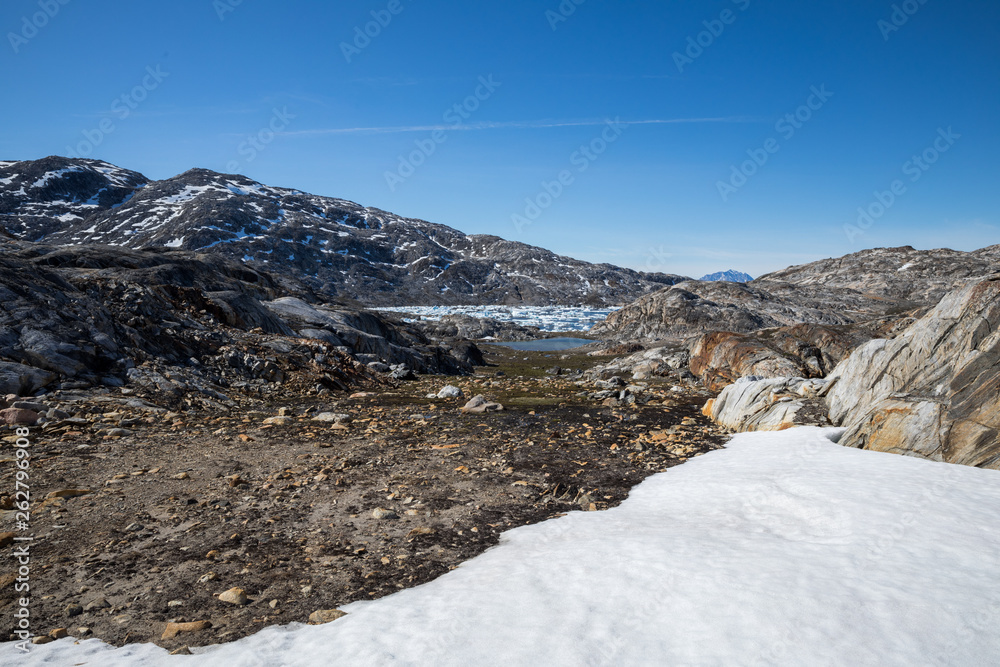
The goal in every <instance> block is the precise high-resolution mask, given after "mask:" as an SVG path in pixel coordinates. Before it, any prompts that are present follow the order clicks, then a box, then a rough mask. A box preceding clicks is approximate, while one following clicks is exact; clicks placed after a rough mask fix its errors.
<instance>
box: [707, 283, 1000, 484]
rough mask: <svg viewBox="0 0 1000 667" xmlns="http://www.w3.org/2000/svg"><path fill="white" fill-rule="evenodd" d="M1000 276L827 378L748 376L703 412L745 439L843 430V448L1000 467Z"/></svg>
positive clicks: (859, 352) (965, 291)
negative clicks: (803, 428)
mask: <svg viewBox="0 0 1000 667" xmlns="http://www.w3.org/2000/svg"><path fill="white" fill-rule="evenodd" d="M998 328H1000V273H997V274H994V275H992V276H990V277H987V278H986V279H984V280H981V281H971V282H970V283H969V284H967V285H965V286H964V287H960V288H958V289H956V290H954V291H952V292H950V293H948V294H947V295H945V297H944V298H943V299H941V301H940V302H939V303H938V304H937V305H936V306H935V307H934V308H933V309H932V310H931V311H930V312H928V313H927V314H926V315H924V316H923V317H921V318H919V319H918V320H916V321H915V322H914V323H913V324H912V325H910V326H909V327H908V328H906V330H905V331H903V332H902V333H900V334H899V335H898V336H896V337H894V338H876V339H874V340H870V341H868V342H866V343H863V344H861V345H859V346H858V347H856V348H855V349H854V350H853V351H851V352H850V354H848V355H847V356H846V357H845V358H844V359H843V360H842V361H841V362H840V363H839V364H838V365H837V367H836V368H835V369H834V370H833V372H831V373H830V374H829V375H828V376H827V377H826V378H822V379H820V378H813V379H805V378H802V377H795V376H791V377H789V376H773V377H766V378H761V377H754V376H747V377H742V378H740V379H739V380H737V381H736V382H735V383H733V384H730V385H729V386H727V387H726V388H725V389H724V390H723V391H722V393H721V394H720V395H719V396H718V398H716V399H714V400H711V401H709V402H708V403H707V404H706V405H705V408H704V413H705V414H706V415H708V416H710V417H711V418H712V419H713V420H715V421H716V422H718V423H720V424H723V425H725V426H727V427H728V428H732V429H734V430H739V431H749V430H782V429H786V428H790V427H792V426H797V425H804V424H816V425H828V424H831V423H832V424H833V425H836V426H842V427H844V433H843V435H842V436H841V437H840V440H839V442H840V444H842V445H845V446H847V447H857V448H861V449H870V450H874V451H879V452H889V453H895V454H906V455H910V456H920V457H923V458H928V459H931V460H934V461H944V462H947V463H957V464H962V465H971V466H977V467H983V468H1000V393H998V390H1000V331H998Z"/></svg>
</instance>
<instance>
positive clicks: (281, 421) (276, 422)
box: [264, 415, 295, 426]
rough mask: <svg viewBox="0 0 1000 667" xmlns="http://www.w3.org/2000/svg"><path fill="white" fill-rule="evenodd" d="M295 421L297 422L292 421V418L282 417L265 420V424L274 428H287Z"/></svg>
mask: <svg viewBox="0 0 1000 667" xmlns="http://www.w3.org/2000/svg"><path fill="white" fill-rule="evenodd" d="M294 421H295V420H294V419H292V418H291V417H286V416H283V415H281V416H278V417H268V418H267V419H265V420H264V423H265V424H270V425H272V426H287V425H288V424H291V423H292V422H294Z"/></svg>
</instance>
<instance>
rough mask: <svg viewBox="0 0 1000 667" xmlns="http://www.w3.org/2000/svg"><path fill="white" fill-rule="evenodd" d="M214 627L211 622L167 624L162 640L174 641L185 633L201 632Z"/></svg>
mask: <svg viewBox="0 0 1000 667" xmlns="http://www.w3.org/2000/svg"><path fill="white" fill-rule="evenodd" d="M211 627H212V622H211V621H189V622H187V623H167V627H166V628H164V629H163V634H162V635H161V636H160V639H173V638H174V637H176V636H177V635H179V634H181V633H184V632H200V631H202V630H207V629H209V628H211Z"/></svg>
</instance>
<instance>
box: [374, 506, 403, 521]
mask: <svg viewBox="0 0 1000 667" xmlns="http://www.w3.org/2000/svg"><path fill="white" fill-rule="evenodd" d="M372 517H373V518H375V519H398V518H399V515H398V514H396V513H395V512H393V511H392V510H387V509H385V508H383V507H376V508H375V509H374V510H372Z"/></svg>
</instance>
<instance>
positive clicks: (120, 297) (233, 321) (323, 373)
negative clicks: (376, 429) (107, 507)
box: [0, 241, 478, 404]
mask: <svg viewBox="0 0 1000 667" xmlns="http://www.w3.org/2000/svg"><path fill="white" fill-rule="evenodd" d="M289 304H294V305H295V306H296V308H295V309H293V310H296V312H290V311H289ZM302 312H308V313H311V314H312V319H308V318H305V319H304V318H303V317H301V313H302ZM477 360H478V350H476V349H475V348H474V346H469V345H465V346H462V345H460V344H456V345H453V346H441V345H437V344H435V343H433V342H431V341H430V340H429V339H428V338H427V337H426V336H425V335H424V334H423V333H421V332H420V331H419V330H418V329H416V328H414V327H411V326H408V325H405V324H403V323H401V322H397V321H393V320H390V319H389V318H387V317H384V316H381V315H377V314H373V313H367V312H358V311H352V310H345V309H343V308H340V307H337V306H331V305H329V304H324V303H322V302H321V300H320V299H319V298H318V297H317V295H315V294H314V293H313V292H311V291H310V290H309V289H308V288H305V287H300V289H298V290H296V291H289V289H288V287H287V285H283V284H281V283H279V282H278V281H277V280H276V279H275V278H274V277H272V276H270V275H269V274H267V273H264V272H261V271H257V270H255V269H252V268H250V267H247V266H245V265H243V264H241V263H238V262H233V261H231V260H228V259H226V258H224V257H220V256H217V255H210V254H196V253H190V252H186V251H179V250H167V249H162V248H161V249H154V250H127V249H123V248H112V247H108V246H51V245H44V244H34V243H26V242H23V241H2V242H0V362H2V365H0V384H2V385H3V388H4V389H5V391H4V392H2V393H20V394H31V393H34V392H37V391H39V390H41V389H43V388H50V389H51V388H53V387H55V386H57V385H58V384H61V385H62V386H63V387H74V386H91V385H104V386H108V387H121V386H123V385H126V384H127V385H129V386H133V387H149V388H156V389H157V390H158V391H160V392H163V393H166V394H168V395H173V396H174V397H175V398H178V399H179V398H180V397H181V396H182V395H186V394H189V393H192V392H193V393H194V394H195V395H197V397H198V399H199V400H202V401H204V400H206V399H208V400H209V401H214V402H219V401H222V402H223V404H224V403H225V402H226V400H227V399H226V397H225V396H224V394H225V392H228V391H230V390H231V389H233V390H240V391H249V392H251V393H253V394H255V395H261V394H262V393H265V394H266V393H277V394H280V393H281V392H282V391H284V388H285V387H286V385H287V386H288V387H293V386H297V385H301V387H299V388H300V389H301V388H303V387H304V388H305V389H306V390H308V391H321V390H322V389H323V388H325V389H327V390H336V389H347V388H349V387H350V386H354V385H356V384H365V383H371V382H375V383H377V382H380V381H383V380H385V381H388V380H387V379H386V378H384V377H382V376H379V375H376V374H373V373H371V372H369V370H368V368H367V365H368V364H373V363H385V364H388V365H405V366H406V368H407V369H409V371H415V372H421V373H445V374H461V373H468V372H470V371H471V370H472V364H473V363H475V362H476V361H477Z"/></svg>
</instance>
